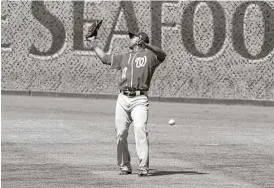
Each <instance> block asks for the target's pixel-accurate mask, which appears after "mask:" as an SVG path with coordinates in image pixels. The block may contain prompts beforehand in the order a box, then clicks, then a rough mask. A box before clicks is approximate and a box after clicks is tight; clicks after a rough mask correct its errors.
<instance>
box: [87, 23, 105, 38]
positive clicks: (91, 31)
mask: <svg viewBox="0 0 274 188" xmlns="http://www.w3.org/2000/svg"><path fill="white" fill-rule="evenodd" d="M102 22H103V20H96V21H95V22H93V23H92V24H91V26H90V27H89V28H88V33H87V34H86V40H88V39H89V38H92V37H95V38H96V37H97V32H98V30H99V28H100V26H101V25H102Z"/></svg>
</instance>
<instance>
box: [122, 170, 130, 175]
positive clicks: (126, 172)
mask: <svg viewBox="0 0 274 188" xmlns="http://www.w3.org/2000/svg"><path fill="white" fill-rule="evenodd" d="M131 173H132V172H131V171H128V170H121V171H120V172H119V175H128V174H131Z"/></svg>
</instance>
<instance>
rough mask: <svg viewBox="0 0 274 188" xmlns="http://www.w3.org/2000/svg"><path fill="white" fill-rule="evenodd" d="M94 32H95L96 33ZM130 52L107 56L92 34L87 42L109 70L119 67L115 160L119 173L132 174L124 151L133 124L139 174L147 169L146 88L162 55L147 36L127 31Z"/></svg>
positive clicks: (128, 157)
mask: <svg viewBox="0 0 274 188" xmlns="http://www.w3.org/2000/svg"><path fill="white" fill-rule="evenodd" d="M96 34H97V32H96ZM129 38H130V44H129V45H130V46H129V48H130V49H131V51H130V52H129V53H126V54H122V55H107V54H105V53H104V51H103V50H102V49H101V48H99V47H98V45H97V42H96V36H95V37H93V40H92V41H91V43H90V45H91V47H92V48H93V50H94V51H95V53H96V55H97V56H98V57H99V58H100V60H101V61H102V62H103V63H104V64H107V65H110V66H111V68H113V69H118V70H121V74H120V77H119V90H120V94H119V95H118V99H117V104H116V114H115V130H116V139H117V162H118V165H119V167H120V173H119V174H120V175H127V174H131V173H132V168H131V164H130V162H131V161H130V153H129V150H128V143H127V137H128V130H129V126H130V124H131V123H132V122H133V124H134V133H135V141H136V151H137V155H138V157H139V172H138V175H139V176H146V175H147V174H148V171H149V142H148V131H147V121H148V107H149V103H148V94H147V92H148V90H149V87H150V81H151V78H152V76H153V73H154V71H155V69H156V68H157V67H158V66H159V65H160V63H162V62H163V61H164V60H165V58H166V53H165V52H164V51H163V50H161V49H160V48H158V47H156V46H153V45H151V44H149V37H148V35H147V34H146V33H144V32H139V33H137V34H135V33H132V32H129Z"/></svg>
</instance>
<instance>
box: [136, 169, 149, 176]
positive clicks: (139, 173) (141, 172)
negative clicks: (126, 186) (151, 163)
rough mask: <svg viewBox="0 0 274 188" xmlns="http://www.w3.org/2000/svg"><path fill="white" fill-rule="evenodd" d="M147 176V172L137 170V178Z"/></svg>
mask: <svg viewBox="0 0 274 188" xmlns="http://www.w3.org/2000/svg"><path fill="white" fill-rule="evenodd" d="M147 175H148V170H147V169H139V172H138V176H139V177H142V176H147Z"/></svg>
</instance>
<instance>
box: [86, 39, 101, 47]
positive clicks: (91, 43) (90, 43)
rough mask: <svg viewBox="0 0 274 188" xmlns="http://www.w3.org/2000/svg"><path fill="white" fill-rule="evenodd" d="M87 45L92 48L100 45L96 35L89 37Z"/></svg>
mask: <svg viewBox="0 0 274 188" xmlns="http://www.w3.org/2000/svg"><path fill="white" fill-rule="evenodd" d="M87 41H88V42H87V46H88V47H89V48H91V49H94V48H95V47H98V42H97V40H96V38H95V37H91V38H88V39H87Z"/></svg>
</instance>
